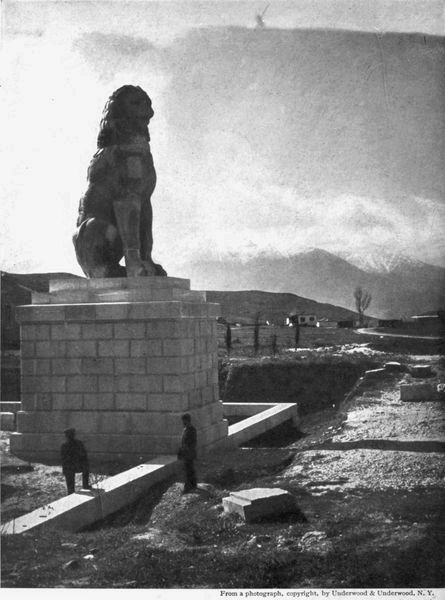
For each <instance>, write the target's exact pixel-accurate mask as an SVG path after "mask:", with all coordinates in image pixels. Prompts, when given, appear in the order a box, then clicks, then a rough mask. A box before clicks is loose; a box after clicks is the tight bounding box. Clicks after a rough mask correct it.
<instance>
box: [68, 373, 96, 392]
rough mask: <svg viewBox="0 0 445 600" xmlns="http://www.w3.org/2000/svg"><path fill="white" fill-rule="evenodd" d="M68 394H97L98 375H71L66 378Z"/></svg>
mask: <svg viewBox="0 0 445 600" xmlns="http://www.w3.org/2000/svg"><path fill="white" fill-rule="evenodd" d="M66 391H67V392H90V393H91V392H97V391H98V381H97V376H96V375H70V376H68V377H67V378H66Z"/></svg>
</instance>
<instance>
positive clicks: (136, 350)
mask: <svg viewBox="0 0 445 600" xmlns="http://www.w3.org/2000/svg"><path fill="white" fill-rule="evenodd" d="M162 355H163V354H162V340H160V339H159V340H157V339H146V340H131V341H130V356H131V357H142V356H162Z"/></svg>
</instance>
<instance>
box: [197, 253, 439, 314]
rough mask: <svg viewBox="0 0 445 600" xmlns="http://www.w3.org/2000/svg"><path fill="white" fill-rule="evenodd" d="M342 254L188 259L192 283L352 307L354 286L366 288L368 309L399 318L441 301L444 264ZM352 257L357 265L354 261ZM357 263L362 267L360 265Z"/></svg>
mask: <svg viewBox="0 0 445 600" xmlns="http://www.w3.org/2000/svg"><path fill="white" fill-rule="evenodd" d="M384 258H385V254H384V253H383V251H381V252H380V256H379V255H378V254H377V255H376V256H374V257H373V256H372V254H371V253H370V254H369V255H368V257H367V261H366V260H365V258H364V257H363V256H360V257H357V256H356V257H355V259H354V257H353V256H352V257H350V260H345V258H342V257H341V256H338V255H335V254H332V253H330V252H327V251H325V250H320V249H318V248H313V249H309V250H307V251H304V252H300V253H297V254H293V255H279V254H268V253H264V252H263V253H260V254H258V255H256V256H248V257H242V256H239V255H236V254H233V253H232V254H230V255H226V256H216V257H212V256H210V257H209V256H206V257H200V258H197V259H195V260H193V261H192V262H191V263H190V264H189V272H188V273H187V276H188V277H190V278H191V279H192V281H193V284H194V287H198V288H200V289H207V290H211V289H218V290H232V291H234V290H247V289H250V290H253V289H256V290H263V291H269V292H285V293H293V294H297V295H298V296H303V297H305V298H311V299H313V300H315V301H317V302H321V303H330V304H334V305H336V306H342V307H344V308H346V309H349V310H355V303H354V297H353V293H354V290H355V288H356V287H357V286H361V287H362V288H364V289H366V290H367V291H369V292H370V293H371V295H372V301H371V305H370V308H369V310H368V312H369V314H371V315H373V316H375V317H380V318H400V317H408V316H412V315H415V314H422V313H425V312H431V311H437V310H438V309H439V308H441V307H442V308H443V307H444V306H445V269H444V268H442V267H438V266H435V265H429V264H427V263H423V262H421V261H419V260H415V259H410V258H409V257H407V256H405V255H399V256H396V255H393V256H392V257H390V256H386V261H385V260H384ZM352 261H354V262H356V263H357V264H353V263H352ZM358 265H360V266H358Z"/></svg>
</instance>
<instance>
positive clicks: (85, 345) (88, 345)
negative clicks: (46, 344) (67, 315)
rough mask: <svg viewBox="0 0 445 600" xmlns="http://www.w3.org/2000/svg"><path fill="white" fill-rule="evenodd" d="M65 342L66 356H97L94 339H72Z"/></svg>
mask: <svg viewBox="0 0 445 600" xmlns="http://www.w3.org/2000/svg"><path fill="white" fill-rule="evenodd" d="M65 343H66V356H67V358H90V357H95V356H97V342H96V341H95V340H82V341H74V340H73V341H70V342H65ZM56 356H57V354H56ZM59 356H60V354H59Z"/></svg>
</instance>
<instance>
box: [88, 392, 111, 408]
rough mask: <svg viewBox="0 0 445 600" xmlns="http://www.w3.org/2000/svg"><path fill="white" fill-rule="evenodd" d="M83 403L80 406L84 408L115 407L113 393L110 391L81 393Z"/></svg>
mask: <svg viewBox="0 0 445 600" xmlns="http://www.w3.org/2000/svg"><path fill="white" fill-rule="evenodd" d="M82 396H83V403H82V406H81V408H83V409H84V410H96V411H97V410H100V411H103V410H114V408H117V406H116V404H115V399H114V394H112V393H104V392H102V393H97V394H83V395H82Z"/></svg>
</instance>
